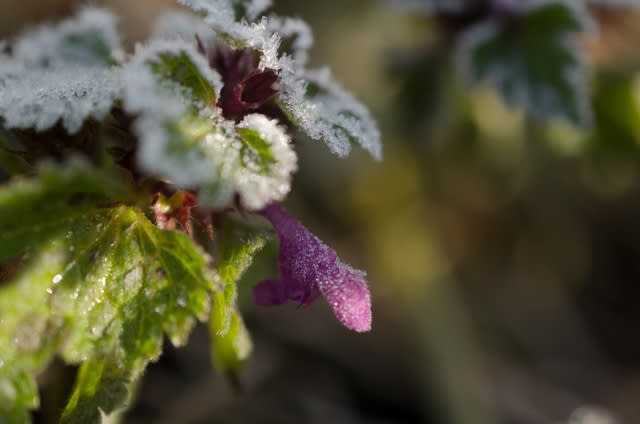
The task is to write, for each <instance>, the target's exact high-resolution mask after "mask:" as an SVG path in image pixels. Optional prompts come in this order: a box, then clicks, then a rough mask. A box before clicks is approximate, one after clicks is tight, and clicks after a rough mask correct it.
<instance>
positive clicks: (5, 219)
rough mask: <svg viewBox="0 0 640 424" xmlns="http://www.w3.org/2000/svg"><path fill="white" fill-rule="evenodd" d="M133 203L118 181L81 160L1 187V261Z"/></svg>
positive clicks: (123, 186) (43, 170) (43, 169)
mask: <svg viewBox="0 0 640 424" xmlns="http://www.w3.org/2000/svg"><path fill="white" fill-rule="evenodd" d="M131 200H132V194H131V192H130V191H129V189H128V188H127V186H126V185H125V184H124V183H123V182H122V181H120V180H117V179H114V178H113V176H111V175H108V174H105V173H103V172H101V171H98V170H96V169H94V168H92V167H91V166H90V165H88V164H87V163H86V162H84V161H81V160H79V159H76V160H73V161H71V162H69V163H67V164H65V165H64V166H62V167H59V166H53V165H45V166H43V167H42V168H41V170H40V174H39V177H38V178H37V179H25V178H16V179H15V180H14V181H13V183H12V184H10V185H7V186H3V187H1V188H0V261H2V260H5V259H7V258H9V257H12V256H16V255H19V254H21V253H24V252H25V251H26V250H28V248H29V247H34V246H37V245H38V243H41V242H43V241H46V240H47V239H48V238H50V237H53V236H55V235H57V234H59V233H60V232H61V231H63V229H64V227H65V224H68V223H69V222H71V221H74V220H75V219H76V218H78V217H81V216H83V215H84V214H86V213H87V212H88V211H92V210H96V209H98V208H101V207H105V206H109V205H111V204H113V203H114V202H129V201H131Z"/></svg>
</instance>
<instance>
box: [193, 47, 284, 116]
mask: <svg viewBox="0 0 640 424" xmlns="http://www.w3.org/2000/svg"><path fill="white" fill-rule="evenodd" d="M196 41H197V43H198V50H199V51H200V52H201V53H202V54H203V55H205V56H206V57H207V60H208V61H209V66H211V68H213V69H215V70H216V71H218V73H219V74H220V76H221V77H222V82H223V86H222V90H221V93H220V98H219V99H218V106H219V107H220V108H221V109H222V113H223V115H224V117H225V118H227V119H233V120H236V121H239V120H241V119H242V118H244V117H245V116H246V115H247V114H249V113H253V112H259V109H260V107H261V106H263V105H264V104H265V103H266V102H267V101H269V99H271V98H272V97H273V96H274V95H275V94H277V93H278V90H276V89H275V88H273V87H274V83H275V82H276V81H277V79H278V74H277V73H276V72H274V71H272V70H269V69H266V70H260V69H259V68H258V62H257V60H256V58H255V56H254V54H253V52H252V51H251V50H248V49H244V50H232V49H230V48H228V47H226V46H224V45H222V44H216V45H215V46H213V47H208V46H205V44H204V43H203V42H202V40H200V39H199V38H198V37H196Z"/></svg>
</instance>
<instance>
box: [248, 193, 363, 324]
mask: <svg viewBox="0 0 640 424" xmlns="http://www.w3.org/2000/svg"><path fill="white" fill-rule="evenodd" d="M261 214H262V215H263V216H264V217H265V218H267V219H268V220H269V221H271V224H273V226H274V228H275V230H276V232H277V233H278V236H279V238H280V254H279V263H280V277H281V280H280V281H276V280H266V281H263V282H261V283H259V284H258V285H256V286H255V287H254V289H253V298H254V301H255V303H256V304H258V305H264V306H270V305H280V304H283V303H286V302H287V301H293V302H296V303H298V304H300V305H309V304H311V303H312V302H313V301H314V300H315V299H316V298H318V296H319V295H320V294H322V296H323V297H324V298H325V299H326V300H327V302H329V305H330V306H331V308H332V309H333V312H334V314H335V315H336V318H338V320H339V321H340V322H341V323H342V324H343V325H344V326H346V327H347V328H349V329H351V330H354V331H358V332H364V331H369V330H370V329H371V296H370V294H369V288H368V287H367V283H366V281H365V279H364V276H365V273H364V272H362V271H358V270H355V269H353V268H351V267H350V266H349V265H346V264H344V263H342V262H341V261H340V259H339V258H338V256H337V255H336V252H335V251H334V250H333V249H331V248H330V247H329V246H327V245H326V244H324V243H323V242H322V241H320V239H318V238H317V237H316V236H315V235H313V234H312V233H310V232H309V230H307V229H306V228H305V227H304V226H303V225H302V224H301V223H300V222H298V221H297V220H296V219H294V218H293V217H291V216H289V215H288V214H287V213H286V212H285V211H284V210H282V209H281V208H280V207H278V206H275V205H271V206H268V207H267V208H265V209H264V210H263V211H262V212H261Z"/></svg>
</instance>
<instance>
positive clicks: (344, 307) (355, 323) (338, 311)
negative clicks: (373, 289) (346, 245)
mask: <svg viewBox="0 0 640 424" xmlns="http://www.w3.org/2000/svg"><path fill="white" fill-rule="evenodd" d="M338 266H339V269H340V273H339V274H340V275H338V276H336V277H334V278H327V279H321V280H319V281H318V287H319V289H320V292H321V293H322V295H323V296H324V297H325V299H327V302H329V305H331V308H332V309H333V313H334V314H335V315H336V318H337V319H338V321H340V322H341V323H342V324H343V325H344V326H345V327H347V328H349V329H351V330H354V331H357V332H359V333H362V332H366V331H369V330H371V296H370V294H369V288H368V287H367V283H366V281H365V279H364V276H365V273H364V272H362V271H359V270H356V269H353V268H351V267H350V266H348V265H345V264H342V263H339V265H338Z"/></svg>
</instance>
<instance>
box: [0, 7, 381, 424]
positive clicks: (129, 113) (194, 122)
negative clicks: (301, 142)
mask: <svg viewBox="0 0 640 424" xmlns="http://www.w3.org/2000/svg"><path fill="white" fill-rule="evenodd" d="M180 3H182V4H184V5H186V6H189V7H190V8H191V9H193V10H194V11H195V12H196V14H187V13H185V12H175V13H171V14H169V15H166V16H164V17H163V18H162V19H160V21H159V22H158V24H157V26H156V29H155V31H154V34H153V36H152V38H151V39H150V40H149V41H148V42H146V43H145V44H143V45H138V46H137V47H136V49H135V51H134V52H133V53H129V52H126V51H124V49H123V47H122V45H121V43H120V38H119V36H118V32H117V28H116V22H115V19H114V17H113V16H112V15H111V14H110V13H109V12H107V11H105V10H101V9H83V10H81V11H80V12H79V13H78V14H77V15H76V16H75V17H73V18H71V19H69V20H67V21H64V22H62V23H60V24H58V25H55V26H43V27H40V28H37V29H35V30H31V31H28V32H25V33H24V34H22V35H20V36H18V37H16V38H15V39H14V40H11V41H10V42H6V43H3V44H2V46H1V50H0V170H2V172H3V173H4V174H5V177H3V180H2V181H3V184H2V186H1V187H0V422H3V423H4V422H8V423H20V422H28V421H29V420H30V414H29V410H31V409H34V408H37V407H38V405H39V399H38V387H37V382H36V377H37V376H38V375H39V374H40V373H41V372H42V371H43V370H45V369H46V368H47V366H48V365H49V364H50V363H51V362H52V360H53V359H54V358H55V357H59V358H61V359H62V360H63V361H65V362H66V363H68V364H77V365H79V370H78V373H77V379H76V382H75V387H74V389H73V391H72V393H71V396H70V399H69V400H68V403H67V405H66V407H65V408H64V411H62V413H61V421H62V422H82V423H87V422H98V421H100V420H101V417H102V416H104V415H105V414H106V415H109V414H111V413H112V412H113V411H115V410H117V409H119V408H121V407H123V406H124V405H125V403H126V400H127V397H128V395H129V390H130V386H131V384H132V383H133V382H135V381H136V380H137V379H138V378H139V377H140V375H141V374H142V373H143V371H144V369H145V367H146V366H147V364H148V363H149V362H150V361H154V360H156V359H157V358H158V357H159V355H160V354H161V349H162V341H163V338H164V336H165V335H166V336H167V337H168V339H169V340H170V341H171V342H172V343H173V344H174V345H181V344H183V343H185V342H186V340H187V338H188V336H189V333H190V331H191V329H192V328H193V326H194V324H195V322H196V321H208V325H209V329H210V333H211V338H212V358H213V360H214V363H215V365H216V366H217V367H219V368H220V369H221V370H222V371H223V372H225V373H230V374H234V373H236V372H237V371H238V370H239V368H240V366H241V365H242V362H243V360H244V359H245V358H246V357H247V355H248V354H249V352H250V350H251V342H250V338H249V334H248V332H247V330H246V328H245V326H244V324H243V320H242V317H241V315H240V312H239V310H238V307H237V305H236V297H237V286H236V283H237V281H238V280H239V278H240V277H241V275H242V274H243V272H244V271H245V270H246V269H247V267H248V266H249V265H250V264H251V262H252V258H253V255H254V254H255V253H256V252H257V251H258V250H260V249H261V248H262V247H263V246H264V245H265V244H266V243H268V242H269V240H270V239H271V238H272V236H271V234H272V232H271V231H269V227H268V225H269V223H271V224H272V225H273V227H274V229H275V234H276V235H277V236H278V237H279V239H280V255H279V262H280V266H279V269H280V273H281V276H280V280H267V281H265V282H262V283H260V284H259V285H257V286H256V287H255V289H254V299H255V300H256V302H257V303H258V304H262V305H274V304H281V303H284V302H286V301H294V302H297V303H299V304H301V305H307V304H309V303H311V302H312V301H313V300H315V299H316V298H317V297H319V296H320V295H322V296H323V297H324V298H325V299H326V300H327V301H328V302H329V304H330V306H331V307H332V308H333V310H334V312H335V315H336V317H337V318H338V320H340V322H342V323H343V324H344V325H345V326H346V327H348V328H349V329H352V330H355V331H358V332H362V331H368V330H369V329H370V327H371V310H370V308H371V302H370V295H369V291H368V288H367V284H366V282H365V280H364V273H362V272H361V271H357V270H354V269H352V268H351V267H349V266H348V265H345V264H344V263H342V262H341V261H340V260H339V258H338V257H337V255H336V253H335V252H334V251H333V250H332V249H330V248H329V247H328V246H326V245H325V244H324V243H322V242H321V241H320V240H318V239H317V238H316V237H315V236H314V235H313V234H311V233H310V232H309V231H308V230H307V229H306V228H304V227H303V226H302V224H300V223H299V222H298V221H296V220H295V219H294V218H293V217H291V216H289V215H288V214H287V213H286V212H284V210H283V209H282V208H281V207H280V206H278V205H277V203H278V202H280V201H282V200H284V198H285V197H286V196H287V194H288V193H289V191H290V187H291V179H292V176H293V174H294V172H295V171H296V169H297V155H296V151H295V148H294V144H293V139H292V137H293V135H294V134H296V132H297V133H304V134H306V135H307V136H308V138H310V139H314V140H320V141H323V142H324V143H325V144H326V145H327V146H328V147H329V149H330V150H331V151H332V152H334V153H335V154H337V155H338V156H346V155H347V154H348V153H349V151H350V149H351V146H352V144H354V143H355V144H358V145H360V146H362V147H363V148H364V149H365V150H367V151H368V152H370V153H371V155H373V156H374V157H375V158H376V159H379V158H380V157H381V145H380V135H379V132H378V129H377V128H376V125H375V124H374V123H373V121H372V120H371V118H370V116H369V113H368V112H367V110H366V109H365V108H364V107H363V106H362V105H361V104H360V103H358V102H357V101H356V100H355V99H353V98H352V97H351V96H350V95H349V94H348V93H347V92H345V91H344V90H343V89H342V88H341V87H340V86H339V85H338V84H336V83H335V82H333V81H332V79H331V77H330V74H329V72H328V71H327V70H326V69H322V70H309V69H307V66H306V65H307V63H306V62H307V50H308V48H309V47H310V46H311V43H312V37H311V32H310V30H309V28H308V27H307V25H306V24H305V23H304V22H303V21H301V20H298V19H292V18H283V17H279V16H275V15H268V14H267V12H266V10H267V9H268V7H269V3H270V2H269V1H264V0H262V1H261V0H253V1H239V0H180ZM263 218H266V220H265V219H263Z"/></svg>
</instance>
